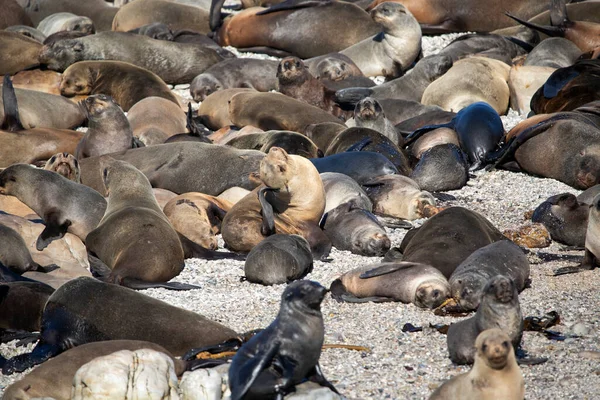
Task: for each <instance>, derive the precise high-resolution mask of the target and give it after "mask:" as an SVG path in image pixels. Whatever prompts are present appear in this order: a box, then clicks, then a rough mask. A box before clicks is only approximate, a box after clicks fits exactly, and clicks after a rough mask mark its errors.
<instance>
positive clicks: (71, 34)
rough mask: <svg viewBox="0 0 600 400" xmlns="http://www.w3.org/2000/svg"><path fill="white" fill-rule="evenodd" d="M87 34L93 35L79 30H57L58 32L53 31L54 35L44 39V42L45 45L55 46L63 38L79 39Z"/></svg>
mask: <svg viewBox="0 0 600 400" xmlns="http://www.w3.org/2000/svg"><path fill="white" fill-rule="evenodd" d="M85 36H91V35H90V34H87V33H84V32H77V31H62V32H56V33H53V34H52V35H50V36H48V37H47V38H46V39H44V41H43V42H42V44H43V45H44V46H53V45H54V44H55V43H56V42H60V41H62V40H71V39H79V38H82V37H85ZM42 49H43V47H42Z"/></svg>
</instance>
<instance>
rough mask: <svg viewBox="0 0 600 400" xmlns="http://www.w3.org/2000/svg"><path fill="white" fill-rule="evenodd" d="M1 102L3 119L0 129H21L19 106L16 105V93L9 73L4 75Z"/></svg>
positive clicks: (13, 130) (14, 130) (12, 130)
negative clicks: (2, 104)
mask: <svg viewBox="0 0 600 400" xmlns="http://www.w3.org/2000/svg"><path fill="white" fill-rule="evenodd" d="M2 102H3V103H4V120H3V121H2V122H0V129H2V130H5V131H10V132H16V131H22V130H23V129H25V128H24V127H23V124H21V119H20V117H19V106H18V105H17V95H16V94H15V88H14V87H13V84H12V81H11V80H10V75H8V74H6V75H4V82H3V85H2Z"/></svg>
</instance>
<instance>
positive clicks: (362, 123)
mask: <svg viewBox="0 0 600 400" xmlns="http://www.w3.org/2000/svg"><path fill="white" fill-rule="evenodd" d="M354 124H355V125H356V126H358V127H361V128H369V129H373V130H375V131H377V132H379V133H381V134H382V135H384V136H385V137H387V138H388V139H390V140H391V141H392V142H393V143H394V144H396V145H397V146H398V147H400V148H402V147H404V139H403V138H402V136H400V135H399V134H398V132H397V131H396V128H394V124H393V123H392V122H391V121H390V120H389V119H387V118H386V116H385V113H384V111H383V107H382V106H381V104H380V103H379V102H378V101H377V100H375V99H374V98H372V97H366V98H364V99H362V100H361V101H359V102H358V103H357V104H356V107H355V108H354Z"/></svg>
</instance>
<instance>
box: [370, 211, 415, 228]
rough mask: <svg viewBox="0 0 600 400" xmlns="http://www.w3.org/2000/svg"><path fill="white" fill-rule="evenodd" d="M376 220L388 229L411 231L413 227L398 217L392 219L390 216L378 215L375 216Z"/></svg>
mask: <svg viewBox="0 0 600 400" xmlns="http://www.w3.org/2000/svg"><path fill="white" fill-rule="evenodd" d="M376 217H377V220H378V221H379V222H380V223H381V224H382V225H385V226H386V227H388V228H393V229H398V228H399V229H412V228H413V225H412V224H411V223H410V222H409V221H407V220H405V219H402V218H398V217H392V216H391V215H380V214H377V215H376Z"/></svg>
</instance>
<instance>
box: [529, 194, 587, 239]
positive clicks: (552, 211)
mask: <svg viewBox="0 0 600 400" xmlns="http://www.w3.org/2000/svg"><path fill="white" fill-rule="evenodd" d="M596 186H597V185H596ZM594 187H595V186H593V187H592V188H594ZM592 188H590V189H592ZM590 189H588V190H590ZM584 193H585V192H584ZM590 204H591V201H590V202H585V201H582V200H579V198H577V197H575V195H573V194H571V193H562V194H557V195H555V196H551V197H549V198H548V199H546V200H545V201H544V202H542V203H541V204H540V205H539V206H537V208H536V209H535V211H534V212H533V215H532V217H531V220H532V221H533V222H538V223H541V224H543V225H544V226H545V227H546V229H548V231H549V232H550V237H551V238H552V240H554V241H557V242H560V243H564V244H567V245H569V246H577V247H584V246H585V237H586V231H587V227H588V217H589V214H590Z"/></svg>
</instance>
